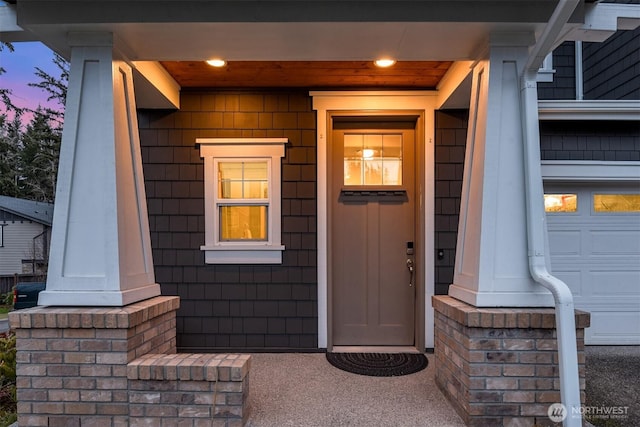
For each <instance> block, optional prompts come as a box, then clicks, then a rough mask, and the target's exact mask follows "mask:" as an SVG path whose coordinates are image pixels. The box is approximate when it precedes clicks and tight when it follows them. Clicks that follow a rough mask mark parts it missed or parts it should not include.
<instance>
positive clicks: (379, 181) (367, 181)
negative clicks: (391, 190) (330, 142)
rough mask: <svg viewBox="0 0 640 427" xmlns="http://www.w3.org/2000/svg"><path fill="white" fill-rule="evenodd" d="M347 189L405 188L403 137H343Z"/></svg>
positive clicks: (354, 135) (382, 135)
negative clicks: (393, 186)
mask: <svg viewBox="0 0 640 427" xmlns="http://www.w3.org/2000/svg"><path fill="white" fill-rule="evenodd" d="M344 185H365V186H367V185H371V186H381V185H402V135H399V134H346V135H344Z"/></svg>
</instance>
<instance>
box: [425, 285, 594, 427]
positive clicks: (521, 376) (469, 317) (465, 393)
mask: <svg viewBox="0 0 640 427" xmlns="http://www.w3.org/2000/svg"><path fill="white" fill-rule="evenodd" d="M432 301H433V307H434V309H435V346H434V350H435V373H436V374H435V376H436V384H438V387H440V389H441V390H442V392H443V393H444V395H445V396H446V397H447V399H448V400H449V401H450V403H451V404H452V405H453V407H454V408H455V409H456V411H457V412H458V414H459V415H460V416H461V417H462V419H463V420H464V422H465V423H466V424H467V425H469V426H478V427H480V426H487V427H489V426H491V427H497V426H505V427H506V426H510V427H517V426H533V425H535V426H538V427H542V426H547V425H549V426H550V425H557V424H555V423H553V422H551V420H550V419H549V417H548V415H547V410H548V408H549V406H550V405H551V404H552V403H556V402H560V379H559V376H558V352H557V343H556V330H555V314H554V309H551V308H548V309H547V308H477V307H473V306H471V305H468V304H466V303H464V302H462V301H459V300H456V299H454V298H452V297H449V296H435V297H433V299H432ZM589 321H590V315H589V313H585V312H580V311H576V335H577V344H578V364H579V373H580V389H581V393H580V394H581V396H580V398H581V401H582V402H583V403H584V386H585V382H584V372H585V370H584V363H585V355H584V328H586V327H589Z"/></svg>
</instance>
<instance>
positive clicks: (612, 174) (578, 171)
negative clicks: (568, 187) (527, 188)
mask: <svg viewBox="0 0 640 427" xmlns="http://www.w3.org/2000/svg"><path fill="white" fill-rule="evenodd" d="M542 178H543V179H544V180H545V181H640V162H599V161H570V160H566V161H563V160H543V161H542Z"/></svg>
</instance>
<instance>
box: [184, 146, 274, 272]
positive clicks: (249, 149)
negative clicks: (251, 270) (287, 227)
mask: <svg viewBox="0 0 640 427" xmlns="http://www.w3.org/2000/svg"><path fill="white" fill-rule="evenodd" d="M196 142H197V143H198V144H199V146H200V156H201V157H202V158H203V159H204V179H205V183H204V196H205V209H204V214H205V233H206V234H205V244H204V245H203V246H201V248H200V249H201V250H202V251H204V252H205V262H206V263H208V264H280V263H282V251H283V250H284V246H282V245H281V237H280V232H281V230H280V228H281V227H280V224H281V218H280V209H281V208H280V206H281V201H280V199H281V190H280V182H281V178H280V177H281V171H280V169H281V167H280V163H281V158H282V157H284V144H286V143H287V139H286V138H199V139H197V140H196Z"/></svg>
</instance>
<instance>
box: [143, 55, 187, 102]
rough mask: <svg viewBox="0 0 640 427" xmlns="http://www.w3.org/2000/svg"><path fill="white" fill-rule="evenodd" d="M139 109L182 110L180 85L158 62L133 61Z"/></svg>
mask: <svg viewBox="0 0 640 427" xmlns="http://www.w3.org/2000/svg"><path fill="white" fill-rule="evenodd" d="M132 63H133V66H134V69H135V72H134V78H135V88H136V105H137V107H138V108H156V109H158V108H168V109H179V108H180V85H179V84H178V82H176V81H175V80H174V79H173V77H171V75H170V74H169V73H168V72H167V70H165V68H164V67H163V66H162V65H160V63H159V62H156V61H133V62H132Z"/></svg>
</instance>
